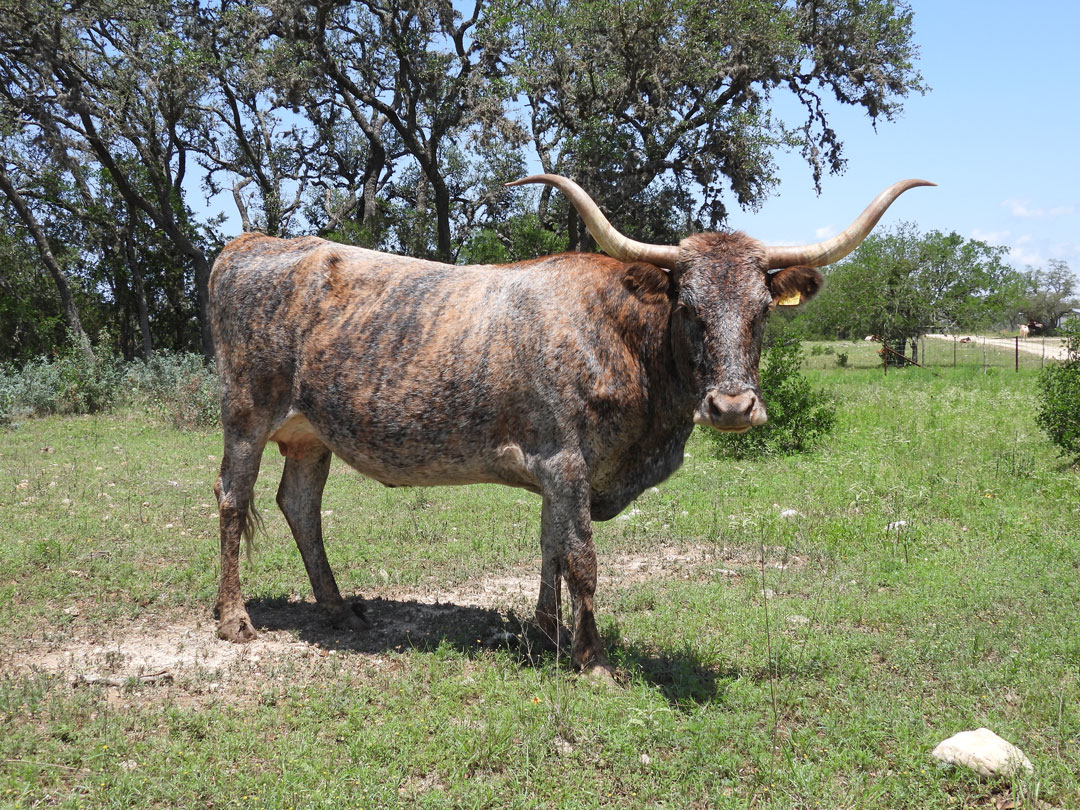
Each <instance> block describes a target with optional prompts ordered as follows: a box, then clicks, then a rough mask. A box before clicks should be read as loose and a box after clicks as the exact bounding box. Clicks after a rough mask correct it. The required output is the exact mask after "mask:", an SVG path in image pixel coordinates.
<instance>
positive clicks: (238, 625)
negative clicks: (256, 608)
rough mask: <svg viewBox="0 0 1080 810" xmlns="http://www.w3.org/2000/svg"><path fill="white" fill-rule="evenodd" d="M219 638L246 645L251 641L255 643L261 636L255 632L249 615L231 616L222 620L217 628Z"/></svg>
mask: <svg viewBox="0 0 1080 810" xmlns="http://www.w3.org/2000/svg"><path fill="white" fill-rule="evenodd" d="M217 634H218V638H222V639H225V640H226V641H231V642H233V643H234V644H245V643H247V642H249V641H254V640H255V639H257V638H258V637H259V634H258V633H256V632H255V628H254V627H253V626H252V624H251V619H249V618H248V616H247V614H244V615H243V616H235V615H234V616H230V617H226V618H224V619H222V620H221V621H220V622H218V626H217Z"/></svg>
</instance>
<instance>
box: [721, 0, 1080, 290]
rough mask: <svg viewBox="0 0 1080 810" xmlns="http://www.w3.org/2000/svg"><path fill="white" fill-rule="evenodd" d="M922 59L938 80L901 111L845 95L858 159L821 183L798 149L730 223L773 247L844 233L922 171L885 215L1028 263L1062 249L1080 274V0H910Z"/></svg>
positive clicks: (842, 128) (849, 148)
mask: <svg viewBox="0 0 1080 810" xmlns="http://www.w3.org/2000/svg"><path fill="white" fill-rule="evenodd" d="M910 5H911V8H912V11H913V12H914V23H913V26H914V29H915V42H916V43H917V44H918V45H919V47H920V57H919V60H918V62H917V67H918V69H919V71H920V72H921V73H922V75H923V78H924V80H925V82H926V84H928V85H929V86H930V88H931V89H930V91H929V92H927V93H926V95H912V96H909V97H908V99H907V101H906V103H905V105H904V112H903V113H902V114H901V116H900V117H898V118H897V120H895V121H894V122H888V121H884V120H882V121H879V122H878V126H877V131H876V132H875V130H874V128H873V126H872V125H871V123H870V119H869V118H868V117H866V116H865V114H860V113H858V112H856V111H854V110H848V109H842V108H841V107H840V105H838V104H837V105H835V106H833V107H831V108H830V110H831V112H830V115H831V119H832V126H833V127H834V129H836V131H837V132H838V133H839V135H840V137H841V139H842V140H843V141H844V155H845V157H846V158H847V161H848V163H847V167H846V170H845V172H844V173H843V174H841V175H835V176H826V177H825V178H824V180H823V183H822V194H821V196H820V197H819V196H817V195H816V193H815V191H814V185H813V179H812V177H811V174H810V170H809V168H808V167H807V166H806V164H805V162H804V161H803V160H802V158H801V157H799V156H798V155H797V154H796V155H793V156H781V158H780V160H779V161H778V163H779V176H780V181H781V182H780V185H779V187H778V188H777V190H776V192H775V195H774V196H773V198H771V199H770V200H769V201H767V202H766V203H765V204H764V205H763V206H762V208H761V209H760V210H759V211H757V212H753V211H741V210H735V211H732V212H731V214H730V216H729V221H728V224H729V226H730V227H732V228H735V229H738V230H743V231H746V232H747V233H748V234H750V235H751V236H753V237H755V238H758V239H761V240H762V241H764V242H766V243H768V244H791V243H806V242H815V241H818V240H820V239H824V238H828V237H829V236H832V235H834V234H836V233H838V232H839V231H841V230H843V229H844V228H845V227H846V226H847V225H848V224H849V223H850V222H851V221H852V220H853V219H855V217H856V216H857V215H858V214H859V213H860V212H861V211H862V210H863V208H865V207H866V205H867V204H868V203H869V202H870V201H871V200H872V199H873V198H874V197H875V196H876V195H877V194H878V192H880V191H881V190H882V189H884V188H885V187H887V186H889V185H890V184H891V183H893V182H895V181H896V180H901V179H904V178H908V177H918V178H922V179H925V180H931V181H933V182H935V183H937V184H938V187H937V188H916V189H912V190H910V191H907V192H905V193H904V194H903V195H902V196H901V197H900V198H899V199H898V200H897V201H896V202H895V203H893V205H892V207H891V208H890V209H889V212H888V213H887V214H886V215H885V217H883V218H882V220H881V224H879V225H878V228H881V227H882V226H885V227H889V226H890V225H895V224H896V223H898V222H900V221H906V222H914V223H915V224H916V225H917V226H918V227H919V229H920V230H921V231H923V232H926V231H931V230H940V231H944V232H951V231H955V232H956V233H958V234H960V235H961V236H963V237H965V238H970V239H978V240H981V241H985V242H988V243H990V244H994V245H1004V246H1007V247H1008V248H1009V249H1010V251H1009V259H1010V260H1011V262H1012V263H1013V264H1014V265H1015V266H1016V267H1017V268H1018V269H1023V268H1025V267H1027V266H1029V265H1030V266H1034V267H1045V266H1046V264H1047V262H1048V261H1049V260H1050V259H1061V260H1064V261H1066V262H1068V264H1069V267H1070V268H1071V269H1072V271H1073V272H1074V273H1077V271H1080V67H1078V66H1077V58H1076V49H1077V45H1078V38H1080V3H1076V2H1075V0H1071V1H1070V2H1063V1H1062V0H1052V1H1051V2H1040V1H1039V0H1035V2H1029V3H1017V2H1008V3H1006V2H997V0H993V1H991V2H970V1H969V0H964V1H963V2H953V0H910ZM1078 275H1080V273H1078Z"/></svg>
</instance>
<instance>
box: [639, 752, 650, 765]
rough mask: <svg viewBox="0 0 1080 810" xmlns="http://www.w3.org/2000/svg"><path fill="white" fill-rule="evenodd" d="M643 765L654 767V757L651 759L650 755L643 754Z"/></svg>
mask: <svg viewBox="0 0 1080 810" xmlns="http://www.w3.org/2000/svg"><path fill="white" fill-rule="evenodd" d="M641 764H642V765H652V757H650V756H649V755H648V754H642V755H641Z"/></svg>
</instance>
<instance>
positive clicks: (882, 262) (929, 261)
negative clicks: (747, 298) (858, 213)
mask: <svg viewBox="0 0 1080 810" xmlns="http://www.w3.org/2000/svg"><path fill="white" fill-rule="evenodd" d="M1005 252H1006V249H1005V248H1001V247H993V246H991V245H988V244H986V243H984V242H979V241H977V240H973V239H964V238H963V237H961V236H959V235H958V234H955V233H950V234H944V233H942V232H940V231H931V232H929V233H926V234H923V233H920V232H919V230H918V229H917V228H916V227H915V226H914V225H912V224H911V223H903V224H900V225H898V226H897V227H895V228H894V229H893V230H891V231H885V232H881V233H876V232H875V233H872V234H870V236H868V237H867V238H866V239H865V240H864V241H863V243H862V244H861V245H860V246H859V247H858V249H857V250H856V251H855V252H854V253H853V254H852V255H851V256H850V257H849V258H847V259H846V260H844V261H842V262H839V263H837V264H835V265H833V266H832V267H830V268H827V269H826V270H825V278H826V282H825V286H824V288H823V289H822V291H821V293H819V294H818V295H817V296H816V297H815V298H814V300H813V301H811V302H810V303H809V304H807V306H806V310H805V314H803V315H802V316H801V318H800V320H802V322H803V323H804V324H806V325H808V326H809V325H813V327H814V329H815V331H816V333H817V334H818V335H820V336H824V337H828V338H837V337H839V338H846V339H849V338H859V337H862V336H863V335H868V334H875V335H880V336H881V337H882V338H884V339H885V340H886V341H887V342H888V345H889V348H890V349H892V350H894V351H897V352H900V353H902V354H906V351H907V345H908V344H909V343H911V344H912V345H914V342H915V341H917V339H918V338H919V337H920V336H921V335H923V334H925V333H927V332H930V331H937V332H950V331H956V330H958V329H967V330H975V329H979V328H982V327H986V326H988V325H990V324H992V323H995V322H998V321H1001V320H1003V319H1006V318H1007V314H1008V311H1009V309H1010V308H1011V307H1012V306H1013V302H1014V301H1015V296H1016V293H1017V291H1018V290H1019V288H1020V285H1021V282H1022V279H1021V276H1020V274H1019V273H1017V272H1016V271H1015V270H1013V269H1012V268H1011V267H1009V266H1008V265H1007V264H1006V263H1005V261H1004V256H1005ZM914 359H917V358H914Z"/></svg>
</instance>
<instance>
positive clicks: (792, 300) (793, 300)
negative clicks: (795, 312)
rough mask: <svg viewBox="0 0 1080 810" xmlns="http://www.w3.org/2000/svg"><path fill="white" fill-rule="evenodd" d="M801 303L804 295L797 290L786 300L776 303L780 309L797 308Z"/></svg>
mask: <svg viewBox="0 0 1080 810" xmlns="http://www.w3.org/2000/svg"><path fill="white" fill-rule="evenodd" d="M801 303H802V293H801V292H799V291H797V290H796V291H795V292H793V293H792V294H791V295H789V296H787V297H786V298H781V299H780V300H779V301H777V302H776V305H777V306H778V307H797V306H798V305H799V304H801Z"/></svg>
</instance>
